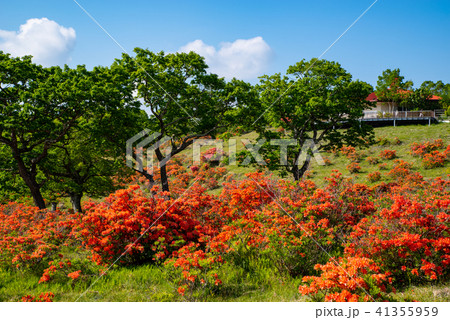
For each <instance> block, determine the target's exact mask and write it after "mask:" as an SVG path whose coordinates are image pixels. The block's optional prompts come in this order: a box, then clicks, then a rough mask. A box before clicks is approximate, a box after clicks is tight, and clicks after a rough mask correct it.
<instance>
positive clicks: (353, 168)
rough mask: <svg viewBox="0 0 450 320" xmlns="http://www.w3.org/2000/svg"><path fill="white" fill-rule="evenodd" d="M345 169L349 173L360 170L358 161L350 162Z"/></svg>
mask: <svg viewBox="0 0 450 320" xmlns="http://www.w3.org/2000/svg"><path fill="white" fill-rule="evenodd" d="M347 170H348V171H350V173H358V172H361V167H360V165H359V164H358V163H356V162H352V163H350V164H349V165H348V166H347Z"/></svg>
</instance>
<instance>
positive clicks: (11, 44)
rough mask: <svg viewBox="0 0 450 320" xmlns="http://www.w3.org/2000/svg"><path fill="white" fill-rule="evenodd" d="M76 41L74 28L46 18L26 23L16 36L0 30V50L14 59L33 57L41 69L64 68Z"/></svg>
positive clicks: (14, 33) (14, 32) (11, 32)
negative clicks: (47, 67)
mask: <svg viewBox="0 0 450 320" xmlns="http://www.w3.org/2000/svg"><path fill="white" fill-rule="evenodd" d="M75 38H76V34H75V30H74V29H73V28H65V27H63V26H61V25H59V24H58V23H56V22H55V21H53V20H49V19H47V18H42V19H29V20H27V22H26V23H25V24H22V25H21V26H20V30H19V31H18V32H16V31H6V30H0V50H2V51H3V52H7V53H10V54H11V55H13V56H16V57H20V56H25V55H32V56H33V61H34V62H35V63H38V64H42V65H43V66H52V65H63V64H65V63H68V62H70V53H71V52H72V50H73V48H74V45H75Z"/></svg>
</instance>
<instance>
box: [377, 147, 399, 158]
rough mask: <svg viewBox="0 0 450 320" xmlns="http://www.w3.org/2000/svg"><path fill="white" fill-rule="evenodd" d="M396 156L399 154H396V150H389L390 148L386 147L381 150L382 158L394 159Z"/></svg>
mask: <svg viewBox="0 0 450 320" xmlns="http://www.w3.org/2000/svg"><path fill="white" fill-rule="evenodd" d="M396 157H397V156H396V151H395V150H388V149H386V150H382V151H381V152H380V158H381V159H385V160H392V159H395V158H396Z"/></svg>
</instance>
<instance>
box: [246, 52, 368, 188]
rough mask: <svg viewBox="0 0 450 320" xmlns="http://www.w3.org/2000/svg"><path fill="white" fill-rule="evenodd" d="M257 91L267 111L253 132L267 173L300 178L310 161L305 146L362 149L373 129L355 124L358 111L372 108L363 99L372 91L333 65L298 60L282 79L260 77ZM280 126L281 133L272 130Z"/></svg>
mask: <svg viewBox="0 0 450 320" xmlns="http://www.w3.org/2000/svg"><path fill="white" fill-rule="evenodd" d="M259 88H260V90H261V102H262V106H263V108H262V110H266V111H265V113H264V120H263V123H258V122H257V124H258V125H257V126H256V127H255V129H256V130H257V131H259V132H260V138H264V139H266V141H267V142H265V143H264V145H263V146H262V147H261V149H262V151H261V153H262V154H263V155H264V159H267V160H268V164H267V165H268V166H269V169H271V170H275V169H278V170H281V172H284V173H287V172H289V173H291V174H292V175H293V177H294V179H295V180H299V179H300V178H301V177H302V176H303V174H304V173H305V171H306V170H307V169H308V167H309V165H310V162H311V159H312V157H313V146H312V145H311V144H310V143H314V144H315V145H316V147H317V148H319V150H320V149H331V148H334V147H340V146H342V145H343V144H346V145H351V146H364V145H366V143H367V142H368V141H370V140H371V139H372V137H373V133H372V131H373V130H372V127H370V126H366V125H365V124H364V123H361V122H360V121H359V119H360V118H361V117H362V116H363V110H364V109H367V108H370V107H372V104H371V103H370V102H368V101H366V97H367V95H368V94H369V93H370V92H372V90H373V88H372V86H371V85H369V84H367V83H365V82H362V81H359V80H356V81H352V76H351V75H350V74H349V73H348V72H347V71H345V70H344V69H343V68H342V67H341V66H340V64H339V63H337V62H331V61H326V60H318V59H312V60H310V61H306V60H302V61H300V62H298V63H297V64H296V65H294V66H291V67H289V68H288V70H287V75H286V76H281V75H280V74H275V75H273V76H263V77H262V78H261V85H260V87H259ZM262 110H261V112H262ZM258 121H260V120H258ZM280 127H281V128H282V129H283V130H274V128H280ZM273 139H282V140H279V141H276V142H274V141H273ZM286 139H289V140H286ZM283 144H284V145H285V146H284V147H283V146H279V145H283ZM288 144H290V145H288ZM283 148H286V149H285V150H286V151H287V152H286V153H285V154H284V155H283V154H282V152H281V150H282V149H283ZM280 160H281V162H280Z"/></svg>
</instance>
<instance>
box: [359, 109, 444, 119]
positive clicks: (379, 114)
mask: <svg viewBox="0 0 450 320" xmlns="http://www.w3.org/2000/svg"><path fill="white" fill-rule="evenodd" d="M428 117H433V118H435V117H436V114H435V112H434V111H431V110H418V111H393V112H384V111H372V110H370V111H364V116H363V119H411V118H428Z"/></svg>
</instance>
